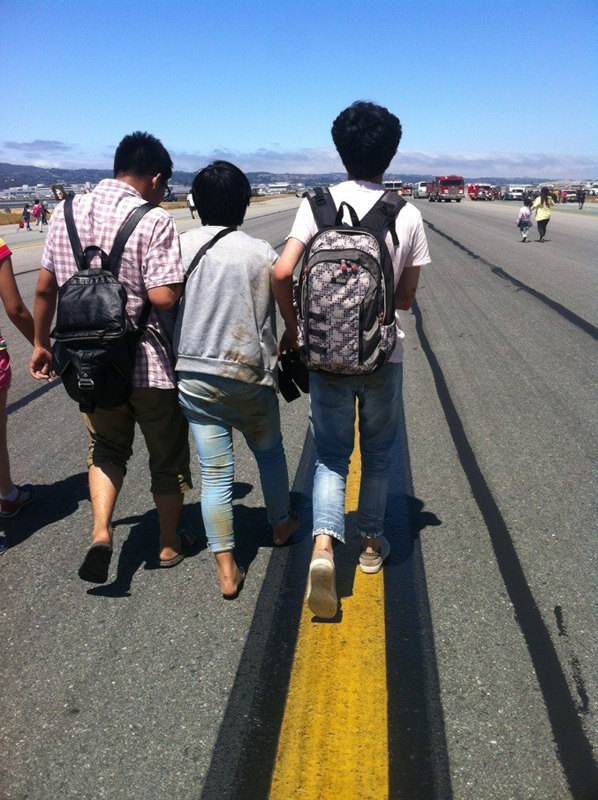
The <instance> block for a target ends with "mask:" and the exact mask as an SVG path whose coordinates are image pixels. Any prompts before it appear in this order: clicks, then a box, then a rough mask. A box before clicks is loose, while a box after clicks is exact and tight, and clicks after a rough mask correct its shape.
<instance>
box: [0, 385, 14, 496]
mask: <svg viewBox="0 0 598 800" xmlns="http://www.w3.org/2000/svg"><path fill="white" fill-rule="evenodd" d="M14 488H15V485H14V483H13V482H12V478H11V477H10V458H9V456H8V442H7V434H6V392H0V494H1V495H3V496H4V497H6V496H7V495H9V494H10V493H11V492H12V491H13V490H14Z"/></svg>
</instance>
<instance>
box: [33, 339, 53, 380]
mask: <svg viewBox="0 0 598 800" xmlns="http://www.w3.org/2000/svg"><path fill="white" fill-rule="evenodd" d="M29 373H30V374H31V376H32V377H33V378H35V379H36V380H38V381H52V380H53V379H54V378H55V377H56V373H55V372H54V371H53V370H52V352H51V351H50V350H48V349H47V348H45V347H40V346H37V347H35V348H34V350H33V355H32V356H31V361H30V362H29Z"/></svg>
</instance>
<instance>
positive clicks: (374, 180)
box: [347, 174, 384, 186]
mask: <svg viewBox="0 0 598 800" xmlns="http://www.w3.org/2000/svg"><path fill="white" fill-rule="evenodd" d="M383 178H384V175H383V174H382V175H375V176H374V177H373V178H356V177H355V176H354V175H347V180H349V181H362V183H375V184H377V185H378V186H382V179H383Z"/></svg>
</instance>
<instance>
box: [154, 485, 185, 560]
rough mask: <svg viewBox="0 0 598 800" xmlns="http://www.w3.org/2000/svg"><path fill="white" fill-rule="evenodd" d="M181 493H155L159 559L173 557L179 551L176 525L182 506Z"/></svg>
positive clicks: (179, 542)
mask: <svg viewBox="0 0 598 800" xmlns="http://www.w3.org/2000/svg"><path fill="white" fill-rule="evenodd" d="M183 499H184V496H183V495H182V494H155V495H154V503H155V504H156V508H157V510H158V520H159V523H160V559H161V560H168V559H171V558H175V557H176V556H178V554H179V553H180V552H181V540H180V539H179V537H178V536H177V527H178V524H179V519H180V516H181V510H182V508H183Z"/></svg>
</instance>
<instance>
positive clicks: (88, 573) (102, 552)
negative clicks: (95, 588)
mask: <svg viewBox="0 0 598 800" xmlns="http://www.w3.org/2000/svg"><path fill="white" fill-rule="evenodd" d="M111 558H112V546H111V545H109V544H101V543H98V544H92V545H91V547H90V548H89V550H88V551H87V553H86V554H85V558H84V559H83V563H82V564H81V566H80V567H79V572H78V575H79V577H80V578H81V580H82V581H89V583H106V581H107V580H108V567H109V566H110V559H111Z"/></svg>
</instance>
